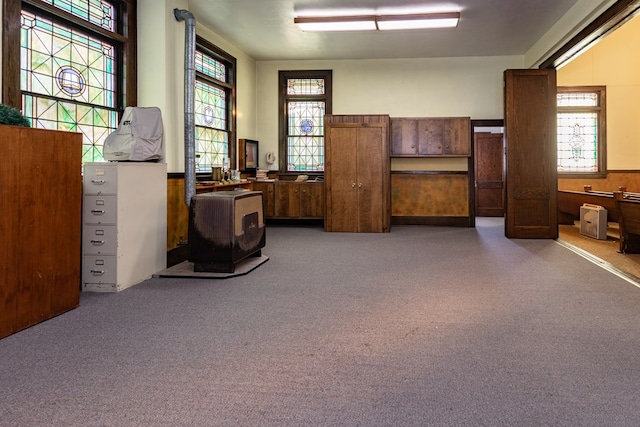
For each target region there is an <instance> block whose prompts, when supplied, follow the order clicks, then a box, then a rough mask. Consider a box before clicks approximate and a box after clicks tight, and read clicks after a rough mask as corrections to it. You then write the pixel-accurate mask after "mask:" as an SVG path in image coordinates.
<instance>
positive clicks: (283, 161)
mask: <svg viewBox="0 0 640 427" xmlns="http://www.w3.org/2000/svg"><path fill="white" fill-rule="evenodd" d="M288 79H324V87H325V93H324V95H289V94H288V93H287V80H288ZM278 87H279V89H280V90H279V91H278V105H279V109H278V110H279V112H278V124H279V126H278V158H279V161H278V170H279V172H278V174H279V175H291V176H296V175H300V174H305V175H308V176H321V175H324V171H304V172H302V171H289V170H287V159H288V157H289V153H288V149H287V147H288V144H287V129H288V118H289V117H288V113H287V103H288V102H289V101H294V100H295V101H324V102H325V111H324V113H325V115H326V114H331V112H332V103H333V102H332V101H333V96H332V94H333V70H280V71H279V72H278ZM323 120H324V119H323Z"/></svg>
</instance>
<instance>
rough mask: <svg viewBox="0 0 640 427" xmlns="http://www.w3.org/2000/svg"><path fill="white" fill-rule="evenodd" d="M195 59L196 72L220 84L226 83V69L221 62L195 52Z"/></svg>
mask: <svg viewBox="0 0 640 427" xmlns="http://www.w3.org/2000/svg"><path fill="white" fill-rule="evenodd" d="M195 59H196V71H199V72H201V73H203V74H206V75H208V76H210V77H213V78H214V79H216V80H219V81H221V82H226V81H227V67H226V66H225V65H224V64H223V63H222V62H220V61H216V60H215V59H214V58H211V57H210V56H207V55H205V54H204V53H202V52H197V51H196V55H195Z"/></svg>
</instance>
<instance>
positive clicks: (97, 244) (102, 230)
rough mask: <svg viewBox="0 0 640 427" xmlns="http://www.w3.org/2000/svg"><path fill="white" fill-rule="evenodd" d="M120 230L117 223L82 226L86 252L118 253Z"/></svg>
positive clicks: (83, 244)
mask: <svg viewBox="0 0 640 427" xmlns="http://www.w3.org/2000/svg"><path fill="white" fill-rule="evenodd" d="M117 242H118V231H117V229H116V226H115V225H85V226H84V227H82V248H83V249H82V250H83V252H84V254H102V255H104V254H110V255H115V254H116V248H117V247H118V243H117Z"/></svg>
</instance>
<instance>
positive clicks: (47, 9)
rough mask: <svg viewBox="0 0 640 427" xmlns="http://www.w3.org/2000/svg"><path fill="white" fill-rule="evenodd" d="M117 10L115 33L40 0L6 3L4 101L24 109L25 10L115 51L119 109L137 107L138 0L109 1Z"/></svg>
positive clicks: (3, 6) (3, 74) (3, 9)
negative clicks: (105, 43) (22, 29)
mask: <svg viewBox="0 0 640 427" xmlns="http://www.w3.org/2000/svg"><path fill="white" fill-rule="evenodd" d="M109 3H111V4H112V5H113V7H114V9H115V13H116V19H117V26H116V28H115V32H111V31H109V30H106V29H104V28H102V27H100V26H98V25H95V24H92V23H90V22H88V21H85V20H83V19H82V18H79V17H77V16H74V15H72V14H70V13H68V12H66V11H64V10H62V9H59V8H57V7H55V6H53V5H50V4H48V3H45V2H42V1H40V0H3V5H2V14H3V42H2V43H3V44H2V52H3V53H2V70H3V73H2V102H3V103H4V104H7V105H10V106H12V107H15V108H17V109H19V110H22V90H21V85H20V26H21V19H20V14H21V11H22V9H23V8H24V9H25V10H29V11H32V12H35V13H37V14H38V15H42V16H44V17H46V18H48V19H52V20H54V21H57V22H60V23H62V24H64V25H66V26H70V27H72V28H77V29H79V30H82V31H83V32H86V33H87V34H89V35H91V36H94V37H96V38H99V39H104V40H107V41H108V42H109V43H112V44H113V45H114V46H115V49H116V58H117V70H116V72H115V74H116V85H117V89H116V109H117V110H118V117H119V118H120V117H121V116H122V113H123V111H124V108H125V107H126V106H135V105H137V87H136V80H137V77H136V75H137V62H136V61H137V47H136V40H137V27H136V25H137V24H136V21H137V13H136V5H137V3H136V0H109Z"/></svg>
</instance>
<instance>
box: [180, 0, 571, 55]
mask: <svg viewBox="0 0 640 427" xmlns="http://www.w3.org/2000/svg"><path fill="white" fill-rule="evenodd" d="M577 2H578V0H454V1H450V2H442V1H437V0H190V1H189V10H190V11H191V12H192V13H193V14H194V16H195V17H196V21H197V22H199V23H201V24H203V25H204V26H206V27H208V28H210V29H212V30H213V31H215V32H216V33H217V34H219V35H220V36H222V37H224V38H225V39H227V40H228V41H229V42H231V43H232V44H234V45H235V46H237V47H238V48H240V49H241V50H243V51H244V52H245V53H247V54H248V55H250V56H251V57H253V58H255V59H257V60H275V59H286V60H301V59H377V58H430V57H459V56H501V55H523V54H524V53H525V52H526V51H527V50H528V49H529V48H530V47H531V46H533V45H534V44H535V42H537V41H538V40H539V39H540V38H541V37H542V36H543V35H544V34H545V33H546V32H547V31H548V30H549V29H550V28H551V27H552V26H553V25H554V24H555V23H556V22H557V21H558V20H559V19H560V18H561V17H562V16H563V15H564V14H565V13H566V12H567V11H568V10H569V9H570V8H571V7H572V6H573V5H574V4H576V3H577ZM400 6H402V7H410V8H418V7H419V8H421V9H420V11H423V12H426V11H432V10H433V11H443V9H447V10H449V11H451V10H458V11H460V13H461V18H460V23H459V24H458V27H457V28H455V29H435V30H411V31H386V32H379V31H372V32H359V33H354V32H341V33H305V32H302V31H300V30H299V29H298V27H297V26H296V25H295V24H294V23H293V18H294V17H295V16H299V15H300V14H302V13H303V12H306V11H309V10H316V11H317V10H328V9H333V8H340V9H345V10H349V11H350V12H351V13H352V14H353V13H362V14H381V13H385V8H387V9H388V8H389V7H394V8H397V7H400ZM567 30H568V31H569V30H571V29H567Z"/></svg>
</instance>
